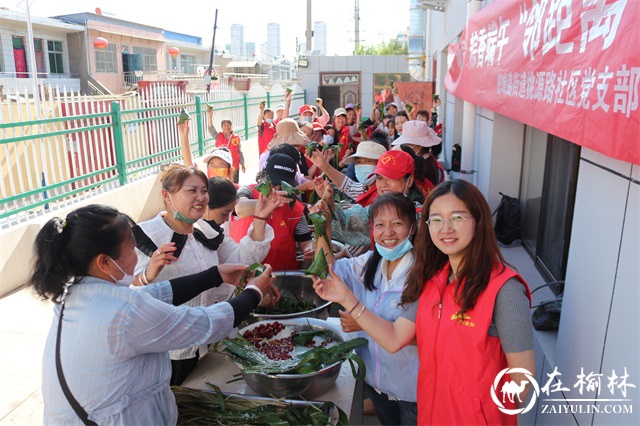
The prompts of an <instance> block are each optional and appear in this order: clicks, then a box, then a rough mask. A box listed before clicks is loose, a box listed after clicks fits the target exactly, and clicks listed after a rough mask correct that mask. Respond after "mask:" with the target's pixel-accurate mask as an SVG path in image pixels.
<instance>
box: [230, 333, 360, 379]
mask: <svg viewBox="0 0 640 426" xmlns="http://www.w3.org/2000/svg"><path fill="white" fill-rule="evenodd" d="M221 343H224V344H225V349H224V350H225V352H226V353H227V354H228V355H229V357H230V358H231V359H232V360H234V361H235V362H237V363H239V364H241V365H242V366H243V370H244V373H245V374H256V373H257V374H309V373H315V372H317V371H320V370H322V369H323V368H326V367H328V366H329V365H331V364H335V363H336V362H339V361H342V360H349V363H350V364H351V369H352V373H353V376H354V377H355V378H356V379H361V378H363V377H364V374H365V366H364V363H363V362H362V360H361V359H360V357H359V356H357V355H355V354H353V353H351V351H352V350H354V349H356V348H359V347H361V346H365V345H367V344H368V340H367V339H365V338H362V337H359V338H356V339H352V340H347V341H346V342H341V343H338V344H337V345H333V346H329V347H324V346H316V347H314V348H313V349H310V350H308V351H306V352H304V353H302V354H300V355H298V356H297V357H294V358H291V359H286V360H272V359H269V358H268V357H267V356H266V355H265V354H263V353H262V352H260V351H259V350H258V349H256V348H255V347H254V346H253V344H252V343H251V342H250V341H249V340H247V339H245V338H244V337H242V336H238V337H237V338H235V339H228V338H227V339H224V340H223V341H222V342H221ZM353 363H355V364H356V365H357V366H358V371H357V372H356V370H355V366H354V365H353Z"/></svg>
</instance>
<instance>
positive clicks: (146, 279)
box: [140, 268, 149, 285]
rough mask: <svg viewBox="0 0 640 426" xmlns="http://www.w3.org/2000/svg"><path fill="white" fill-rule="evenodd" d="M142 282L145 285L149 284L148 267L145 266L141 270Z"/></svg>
mask: <svg viewBox="0 0 640 426" xmlns="http://www.w3.org/2000/svg"><path fill="white" fill-rule="evenodd" d="M140 282H141V283H142V284H143V285H149V279H148V278H147V268H144V269H143V270H142V272H140Z"/></svg>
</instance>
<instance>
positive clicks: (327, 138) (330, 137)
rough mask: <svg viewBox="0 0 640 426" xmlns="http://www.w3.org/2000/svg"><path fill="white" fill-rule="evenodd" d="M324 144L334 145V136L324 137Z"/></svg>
mask: <svg viewBox="0 0 640 426" xmlns="http://www.w3.org/2000/svg"><path fill="white" fill-rule="evenodd" d="M322 143H324V144H325V145H331V144H333V136H331V135H322Z"/></svg>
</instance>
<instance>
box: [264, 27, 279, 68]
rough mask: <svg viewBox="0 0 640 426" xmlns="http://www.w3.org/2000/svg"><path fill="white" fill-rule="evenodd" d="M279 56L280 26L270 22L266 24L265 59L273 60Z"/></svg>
mask: <svg viewBox="0 0 640 426" xmlns="http://www.w3.org/2000/svg"><path fill="white" fill-rule="evenodd" d="M280 55H281V50H280V24H276V23H273V22H270V23H268V24H267V57H268V59H269V60H274V59H275V58H279V57H280Z"/></svg>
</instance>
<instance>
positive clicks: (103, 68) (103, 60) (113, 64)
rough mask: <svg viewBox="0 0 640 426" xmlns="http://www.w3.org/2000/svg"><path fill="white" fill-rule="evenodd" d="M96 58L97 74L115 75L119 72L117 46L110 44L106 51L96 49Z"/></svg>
mask: <svg viewBox="0 0 640 426" xmlns="http://www.w3.org/2000/svg"><path fill="white" fill-rule="evenodd" d="M94 52H95V56H96V72H104V73H110V74H115V73H117V72H118V59H117V57H116V46H115V44H109V45H108V46H107V47H105V48H104V49H102V50H100V49H97V48H96V49H94Z"/></svg>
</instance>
